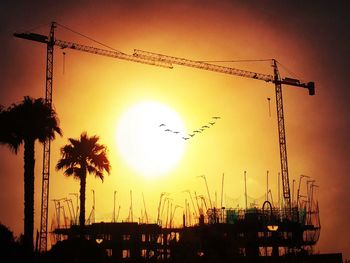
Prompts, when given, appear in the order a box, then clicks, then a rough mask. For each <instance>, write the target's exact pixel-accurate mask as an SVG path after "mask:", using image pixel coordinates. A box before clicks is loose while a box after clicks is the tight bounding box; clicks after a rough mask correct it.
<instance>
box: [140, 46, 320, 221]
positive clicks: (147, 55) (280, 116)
mask: <svg viewBox="0 0 350 263" xmlns="http://www.w3.org/2000/svg"><path fill="white" fill-rule="evenodd" d="M134 56H136V57H138V58H143V59H151V60H152V61H153V60H157V61H160V62H163V63H169V64H171V65H172V64H176V65H180V66H186V67H192V68H197V69H203V70H208V71H214V72H220V73H224V74H230V75H234V76H240V77H246V78H251V79H257V80H264V81H266V82H271V83H273V84H275V93H276V108H277V122H278V137H279V150H280V162H281V176H282V185H283V197H284V199H285V204H286V208H287V216H289V217H290V216H291V197H290V187H289V174H288V161H287V145H286V131H285V125H284V113H283V100H282V85H289V86H294V87H300V88H306V89H308V91H309V95H311V96H312V95H315V83H314V82H307V83H304V82H302V81H300V80H298V79H294V78H288V77H286V78H281V77H280V74H279V71H278V67H277V61H276V60H275V59H273V60H272V67H273V75H269V74H261V73H256V72H251V71H246V70H241V69H236V68H231V67H225V66H219V65H215V64H210V63H206V62H202V61H194V60H190V59H185V58H178V57H173V56H167V55H163V54H158V53H153V52H148V51H143V50H138V49H135V50H134Z"/></svg>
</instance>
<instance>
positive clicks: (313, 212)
mask: <svg viewBox="0 0 350 263" xmlns="http://www.w3.org/2000/svg"><path fill="white" fill-rule="evenodd" d="M57 25H58V24H57V23H55V22H52V24H51V29H50V33H49V35H48V36H45V35H40V34H36V33H28V32H26V33H16V34H14V35H15V36H16V37H19V38H23V39H27V40H31V41H35V42H39V43H42V44H46V46H47V61H46V62H47V63H46V64H47V67H46V86H45V101H46V103H48V105H50V106H51V105H52V84H53V82H52V80H53V54H54V47H55V46H57V47H60V48H61V49H73V50H76V51H82V52H87V53H90V54H95V55H101V56H108V57H112V58H116V59H122V60H128V61H132V62H136V63H143V64H148V65H153V66H161V67H165V68H169V69H172V68H173V66H174V65H179V66H185V67H191V68H197V69H200V70H206V71H212V72H218V73H223V74H228V75H233V76H236V77H245V78H250V79H255V80H260V81H265V82H268V83H271V84H273V85H274V88H275V94H276V100H275V101H276V110H277V124H278V144H279V152H280V156H279V157H280V164H281V170H280V171H281V173H280V178H281V180H282V187H283V188H282V191H283V200H284V205H282V206H281V205H278V206H277V207H276V206H274V204H273V202H272V200H271V202H270V201H269V198H268V194H269V193H268V191H267V193H266V200H265V201H264V202H263V204H262V205H261V206H257V205H253V206H249V207H248V205H247V202H246V206H245V208H244V209H238V208H225V207H215V206H213V205H212V204H210V206H209V207H206V209H201V210H200V209H198V211H196V212H198V213H197V215H196V217H195V223H190V222H189V220H188V217H187V216H186V215H184V216H183V222H182V226H181V227H178V228H174V227H172V224H170V225H168V224H165V227H163V225H162V224H161V222H159V220H157V224H141V223H135V222H127V223H125V222H124V223H116V222H113V223H93V224H88V225H86V226H85V228H84V229H81V228H79V227H78V226H76V225H71V226H69V227H65V228H60V227H59V228H57V229H55V230H54V231H53V233H54V234H55V235H56V238H57V240H61V239H64V238H71V237H75V236H81V235H82V234H83V235H85V237H86V238H88V239H90V240H95V241H96V243H97V244H98V246H100V247H102V248H104V249H105V250H106V251H107V253H108V255H109V256H110V258H111V261H112V262H130V261H134V262H148V261H150V262H267V261H268V262H341V260H342V259H341V254H331V255H315V254H314V253H313V247H314V245H315V244H316V243H317V241H318V239H319V234H320V220H319V210H318V203H317V202H316V201H314V200H313V198H312V189H311V195H309V196H308V198H307V201H305V200H304V201H302V200H299V197H300V194H299V191H298V194H297V201H296V202H293V200H292V199H293V194H292V195H291V193H290V192H291V191H290V186H289V174H288V162H287V146H286V133H285V124H284V112H283V100H282V85H287V86H293V87H297V88H303V89H307V90H308V94H309V95H314V94H315V85H314V82H302V81H300V80H298V79H293V78H289V77H281V76H280V73H279V70H278V64H277V61H276V60H275V59H273V60H271V62H272V69H273V74H272V75H270V74H261V73H256V72H251V71H246V70H240V69H236V68H231V67H225V66H220V65H215V64H210V63H206V62H201V61H194V60H189V59H185V58H178V57H173V56H167V55H162V54H158V53H152V52H147V51H142V50H134V53H133V54H132V55H128V54H125V53H122V52H119V51H115V50H103V49H99V48H95V47H91V46H85V45H81V44H78V43H73V42H68V41H63V40H59V39H56V37H55V28H56V26H57ZM60 26H61V27H63V26H62V25H60ZM65 28H67V27H65ZM49 175H50V141H47V142H45V144H44V161H43V181H42V203H41V225H40V234H39V250H40V251H42V252H44V251H46V250H47V237H48V231H47V222H48V200H49V199H48V193H49V192H48V189H49V187H48V182H49ZM300 180H301V179H300ZM311 188H312V186H311ZM299 189H300V181H299ZM308 189H309V188H308ZM158 219H159V210H158ZM131 221H132V220H131ZM82 231H83V233H82Z"/></svg>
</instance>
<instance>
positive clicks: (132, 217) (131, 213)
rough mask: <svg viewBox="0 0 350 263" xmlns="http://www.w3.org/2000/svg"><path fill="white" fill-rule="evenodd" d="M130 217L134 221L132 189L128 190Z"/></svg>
mask: <svg viewBox="0 0 350 263" xmlns="http://www.w3.org/2000/svg"><path fill="white" fill-rule="evenodd" d="M130 217H131V222H134V215H133V207H132V190H130Z"/></svg>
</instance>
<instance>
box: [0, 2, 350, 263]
mask: <svg viewBox="0 0 350 263" xmlns="http://www.w3.org/2000/svg"><path fill="white" fill-rule="evenodd" d="M0 2H1V3H0V17H1V18H2V26H1V29H0V39H1V43H2V48H1V54H0V57H1V59H0V69H1V70H0V77H1V84H0V106H3V107H4V108H7V107H9V106H10V105H12V104H13V103H15V104H16V103H18V102H20V101H21V100H23V97H24V96H31V97H33V98H39V97H45V84H46V83H47V82H46V62H47V45H46V44H44V43H40V42H35V41H30V40H25V39H20V38H16V37H14V36H13V33H14V32H31V33H35V34H41V35H43V36H48V35H49V33H50V26H51V22H52V21H56V22H57V27H56V28H55V38H56V40H61V41H67V42H72V43H76V44H79V45H84V46H88V47H91V49H90V50H89V51H88V52H82V50H79V49H78V48H62V47H60V46H54V51H53V53H54V56H53V78H52V79H53V81H52V89H53V92H52V105H53V108H54V109H55V111H56V112H57V116H58V118H59V124H60V128H61V129H62V132H63V136H62V137H59V136H57V138H56V139H55V140H53V141H52V142H51V144H50V151H51V152H50V158H51V159H50V165H51V168H50V191H49V201H48V207H49V209H48V211H49V215H48V222H51V221H55V224H56V225H58V222H57V221H58V220H57V209H56V207H55V203H54V201H52V200H54V199H57V200H58V199H65V198H68V199H72V201H73V206H74V208H75V211H77V210H78V206H79V204H78V201H79V199H78V198H77V196H78V195H79V183H78V182H77V181H76V180H73V179H72V178H67V177H66V176H65V175H64V174H63V172H62V171H56V170H55V165H56V164H57V161H58V160H59V158H60V149H61V147H62V146H64V145H65V144H66V143H67V140H68V138H77V137H79V135H80V134H81V133H82V132H84V131H86V132H87V133H88V134H89V135H91V136H92V135H97V136H98V137H99V138H100V139H99V141H100V143H101V144H103V145H106V147H107V154H108V158H109V160H110V164H111V171H110V174H109V175H106V176H105V178H104V181H103V183H102V182H101V181H100V180H96V179H95V178H94V175H88V176H87V180H86V190H87V191H86V214H87V216H88V215H89V214H91V212H92V211H93V212H94V216H95V219H96V222H101V221H103V222H111V220H112V217H113V211H114V210H116V209H117V210H118V207H120V211H119V212H118V211H117V212H118V219H117V220H116V221H118V222H128V220H129V221H130V211H131V210H132V209H133V213H134V218H133V220H134V221H138V222H141V221H142V220H145V210H146V208H147V213H148V221H149V223H156V222H157V215H158V206H159V203H160V196H162V195H161V194H162V193H167V194H166V195H165V194H164V196H163V207H164V206H165V208H164V211H165V212H164V213H163V218H161V219H162V220H163V222H164V221H166V211H167V206H169V210H170V207H171V205H172V207H173V208H175V207H178V209H177V211H176V213H175V216H174V220H173V222H174V226H175V227H178V226H181V224H182V222H183V221H182V213H183V212H185V213H186V206H185V202H190V196H189V194H188V192H186V191H187V190H188V191H189V192H190V193H192V195H193V196H192V198H194V192H196V194H197V196H199V197H200V198H202V199H198V200H201V201H202V202H203V203H204V201H205V202H207V203H209V200H208V199H209V196H211V199H212V202H213V203H216V204H220V205H221V191H222V189H223V194H222V203H223V204H222V205H223V206H224V207H226V208H229V207H235V208H236V207H239V208H242V207H244V206H245V202H244V201H245V199H244V196H245V179H246V184H247V192H248V194H247V195H248V197H247V198H248V206H249V205H250V204H251V203H254V202H255V201H254V200H256V199H259V198H260V199H259V200H260V201H261V200H264V199H265V198H266V195H267V193H269V194H270V195H271V196H270V200H271V199H273V201H272V202H274V203H277V202H278V200H279V199H281V195H282V194H281V193H283V191H282V189H280V188H279V185H278V182H279V181H278V175H279V174H280V173H281V154H280V148H279V143H280V142H281V141H280V138H279V134H278V120H277V110H276V105H277V104H276V94H275V85H274V83H272V82H266V81H262V80H260V79H255V78H254V77H253V78H251V77H249V78H247V77H241V76H237V75H231V74H223V73H220V72H217V71H210V70H207V68H206V67H203V68H195V67H191V66H184V65H181V64H175V63H174V64H173V65H172V66H173V67H172V68H167V67H158V66H155V65H153V64H152V63H149V64H151V65H149V64H143V63H135V61H133V60H132V59H131V61H130V60H128V59H119V58H118V57H113V56H105V55H104V54H103V52H102V55H101V53H96V52H95V50H96V49H103V50H108V52H106V54H110V53H113V52H116V53H118V52H119V55H121V57H123V54H127V55H130V56H132V55H133V54H134V50H135V49H137V50H145V51H149V52H152V53H157V54H164V55H168V56H171V57H175V58H184V59H188V60H191V61H195V62H198V63H203V62H206V63H211V64H215V65H217V66H220V67H232V68H235V69H241V70H246V71H251V72H254V73H261V74H268V75H273V74H274V71H273V68H272V67H271V59H272V58H273V59H276V60H277V61H278V69H279V74H280V77H281V78H285V77H288V78H290V79H291V81H293V79H298V80H302V82H305V83H307V82H309V81H314V82H315V86H316V94H315V96H309V94H308V91H307V90H306V89H304V88H300V87H296V86H290V85H284V84H283V85H282V90H283V111H284V118H283V121H284V124H285V134H286V140H285V141H284V142H283V143H285V145H286V148H287V154H286V156H288V173H289V178H288V179H289V185H290V192H291V196H292V195H293V196H292V199H293V198H294V199H293V201H294V203H296V199H297V197H298V196H297V188H298V183H299V180H300V176H301V175H307V176H309V177H310V179H303V180H302V181H301V186H300V196H307V194H308V191H309V189H308V188H307V185H306V184H307V180H316V184H317V185H319V188H315V189H314V190H315V200H316V199H317V200H318V201H319V208H320V216H321V219H320V220H321V222H322V230H321V235H320V240H319V242H318V244H317V246H316V247H315V250H314V251H321V252H326V253H333V252H344V253H345V255H346V256H344V259H349V258H350V243H349V242H350V241H349V237H350V227H349V223H348V221H349V218H350V209H349V200H350V191H349V188H350V183H349V182H350V180H349V174H350V166H349V156H350V144H349V141H350V140H349V134H350V118H349V112H350V109H349V107H350V106H349V105H350V104H349V101H350V89H349V88H348V86H349V81H348V78H347V76H348V75H349V74H348V71H349V67H348V66H347V65H348V64H349V59H348V58H347V57H348V56H349V53H350V52H349V43H350V40H349V25H350V21H349V19H350V18H349V14H348V13H349V12H348V10H349V7H348V2H347V1H343V2H344V3H340V2H337V3H333V2H331V1H324V0H322V1H238V0H221V1H208V0H201V1H197V0H179V1H164V0H148V1H146V0H138V1H105V0H101V1H78V2H75V1H25V0H19V1H0ZM46 2H50V3H46ZM316 2H317V3H316ZM82 3H83V4H82ZM62 25H64V27H63V26H62ZM67 28H68V29H70V30H68V29H67ZM77 32H78V34H77ZM34 36H37V35H34ZM85 36H88V37H85ZM101 43H103V44H104V45H101ZM73 46H74V47H78V45H76V46H75V45H73ZM109 47H112V48H113V49H111V48H109ZM94 48H96V49H94ZM116 50H117V51H116ZM85 51H86V50H85ZM213 116H218V117H220V119H213ZM214 122H215V123H214ZM210 123H214V124H210ZM203 126H207V127H208V128H207V127H204V128H203ZM1 128H2V127H1ZM201 129H202V130H201ZM195 131H196V132H195ZM189 134H191V135H192V136H193V137H191V136H190V135H189ZM184 138H188V139H184ZM23 152H24V148H23V146H22V145H21V146H20V147H19V150H18V153H17V154H15V153H14V152H13V151H11V149H9V147H7V146H6V145H2V144H1V145H0V223H3V224H5V225H7V226H9V228H10V229H11V231H13V233H14V234H15V235H16V236H20V234H21V233H23V221H24V220H23V210H24V209H23V208H24V202H23V200H24V192H23V183H24V182H23V169H24V165H23ZM42 164H43V146H42V144H40V143H39V142H38V141H37V142H36V143H35V192H34V195H35V196H34V217H35V218H34V230H35V231H36V230H40V219H41V218H40V210H41V198H42V193H41V189H42V175H43V169H42V168H43V167H42V166H43V165H42ZM267 171H268V172H267ZM245 172H246V178H245V177H244V174H245ZM223 174H224V175H225V177H224V183H222V175H223ZM267 174H269V178H268V183H267ZM200 175H205V178H206V180H207V181H204V180H203V178H201V177H199V176H200ZM206 182H207V184H208V187H206ZM267 184H268V188H269V189H268V190H270V192H269V191H268V190H267V189H266V188H267ZM92 190H93V191H92ZM293 190H294V191H293ZM131 192H132V198H131ZM92 193H94V196H93V195H92ZM278 193H280V195H279V194H278ZM166 198H168V199H167V200H168V201H167V203H166V204H165V201H164V200H165V199H166ZM301 198H303V197H301ZM131 199H132V200H131ZM305 199H306V198H304V199H303V200H304V201H306V200H305ZM169 200H171V201H169ZM260 201H259V202H260ZM170 202H171V204H170ZM144 203H145V204H146V205H145V204H144ZM194 203H195V206H196V200H194ZM62 204H63V202H62ZM199 205H201V203H200V202H199ZM258 205H259V207H261V204H260V203H259V204H258ZM258 205H257V206H258ZM180 206H181V207H184V208H185V209H181V208H180ZM203 206H204V204H203ZM131 207H132V209H131ZM189 207H190V208H189V209H190V210H191V211H190V212H188V214H190V215H192V214H193V213H191V212H193V210H194V208H193V205H192V202H191V203H190V205H189ZM65 209H66V212H67V211H68V208H67V207H66V208H65ZM69 211H70V210H69ZM114 212H116V211H114ZM66 214H67V215H66V217H67V218H63V215H62V213H61V222H60V223H61V225H63V222H64V221H65V220H66V219H67V220H66V221H67V222H69V219H70V218H69V215H68V213H66ZM161 216H162V215H160V217H161ZM116 217H117V216H116ZM193 222H194V217H193V218H192V223H193ZM334 226H337V229H335V228H334ZM281 229H282V228H279V230H281ZM50 242H51V241H50Z"/></svg>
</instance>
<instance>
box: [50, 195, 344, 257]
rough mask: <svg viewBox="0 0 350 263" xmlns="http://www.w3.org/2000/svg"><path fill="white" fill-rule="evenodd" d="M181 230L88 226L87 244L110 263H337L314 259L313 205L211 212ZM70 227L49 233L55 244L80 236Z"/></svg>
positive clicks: (315, 210)
mask: <svg viewBox="0 0 350 263" xmlns="http://www.w3.org/2000/svg"><path fill="white" fill-rule="evenodd" d="M197 219H198V220H197V222H196V223H195V224H193V225H188V224H187V222H186V216H185V215H183V225H182V226H181V227H177V228H174V227H162V226H161V224H143V223H135V222H123V223H113V222H111V223H104V222H101V223H92V224H89V225H87V226H85V229H84V234H85V237H86V238H87V239H90V240H94V241H95V242H96V244H97V245H98V246H100V247H101V248H103V249H105V250H106V252H107V254H108V256H109V257H110V259H111V261H112V262H130V261H131V262H342V258H341V254H326V255H325V254H323V255H320V254H314V253H313V247H314V245H315V244H316V243H317V241H318V238H319V235H320V221H319V211H318V205H317V202H314V205H311V206H309V205H307V203H306V202H305V203H304V205H302V206H301V207H293V208H292V209H291V210H290V211H286V209H279V208H274V207H272V205H271V203H270V202H269V201H265V202H264V205H263V207H261V208H257V207H252V208H249V209H225V208H213V209H208V210H207V212H206V213H205V214H204V213H201V214H200V215H199V217H198V218H197ZM80 231H81V229H80V228H79V226H76V225H72V226H71V227H68V228H58V229H55V230H54V234H55V235H56V238H57V239H65V238H72V237H75V236H79V235H80V233H81V232H80Z"/></svg>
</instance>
